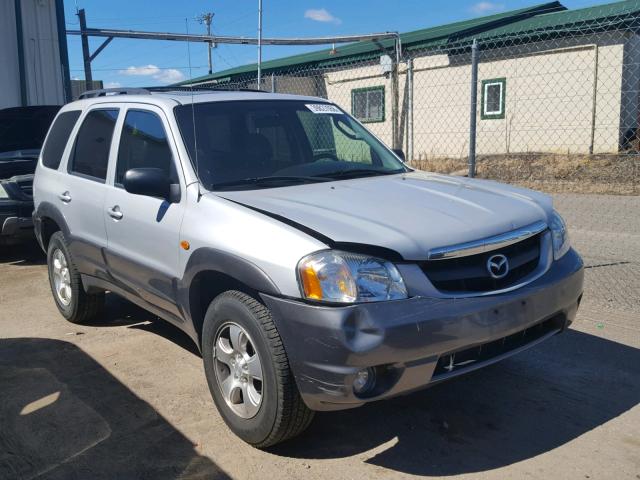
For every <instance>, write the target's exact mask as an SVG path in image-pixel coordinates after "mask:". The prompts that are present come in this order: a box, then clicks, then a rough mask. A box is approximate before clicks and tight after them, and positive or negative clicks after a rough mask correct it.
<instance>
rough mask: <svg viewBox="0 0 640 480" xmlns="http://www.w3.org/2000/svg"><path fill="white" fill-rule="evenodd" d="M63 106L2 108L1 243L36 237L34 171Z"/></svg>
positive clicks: (0, 157) (0, 167)
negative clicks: (49, 132)
mask: <svg viewBox="0 0 640 480" xmlns="http://www.w3.org/2000/svg"><path fill="white" fill-rule="evenodd" d="M58 110H60V107H59V106H36V107H15V108H5V109H4V110H0V245H7V244H12V243H18V242H20V241H21V240H24V239H27V238H32V237H33V221H32V220H31V213H32V212H33V197H32V189H33V174H34V172H35V170H36V164H37V163H38V155H39V154H40V148H42V143H43V141H44V137H45V136H46V135H47V131H48V130H49V126H50V125H51V122H52V121H53V119H54V117H55V116H56V114H57V113H58Z"/></svg>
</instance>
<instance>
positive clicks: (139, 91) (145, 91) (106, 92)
mask: <svg viewBox="0 0 640 480" xmlns="http://www.w3.org/2000/svg"><path fill="white" fill-rule="evenodd" d="M191 91H193V92H200V93H201V92H260V93H267V92H265V91H264V90H258V89H254V88H224V87H223V88H215V87H204V86H201V87H185V86H178V87H171V86H167V87H145V88H100V89H98V90H87V91H86V92H83V93H81V94H80V96H79V97H78V100H82V99H85V98H97V97H106V96H110V95H151V93H152V92H191Z"/></svg>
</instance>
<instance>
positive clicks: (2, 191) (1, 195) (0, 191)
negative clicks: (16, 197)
mask: <svg viewBox="0 0 640 480" xmlns="http://www.w3.org/2000/svg"><path fill="white" fill-rule="evenodd" d="M0 198H9V194H8V193H7V191H6V190H5V189H4V186H3V185H2V184H1V183H0Z"/></svg>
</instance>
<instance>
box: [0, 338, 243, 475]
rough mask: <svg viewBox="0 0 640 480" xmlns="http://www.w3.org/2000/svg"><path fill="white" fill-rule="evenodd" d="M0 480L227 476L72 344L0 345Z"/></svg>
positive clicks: (25, 341) (18, 341)
mask: <svg viewBox="0 0 640 480" xmlns="http://www.w3.org/2000/svg"><path fill="white" fill-rule="evenodd" d="M0 385H1V386H2V387H1V388H0V425H2V428H0V478H7V479H8V478H33V477H36V476H45V477H46V478H60V479H66V478H92V479H94V478H96V479H99V478H109V479H111V478H154V479H157V478H159V479H161V478H177V477H180V478H212V479H227V478H230V477H229V476H228V475H227V474H226V473H225V472H223V471H222V470H221V469H220V468H219V467H218V466H217V465H216V464H215V463H213V462H212V461H211V460H210V459H208V458H207V457H204V456H201V455H199V454H198V453H197V452H196V451H195V449H194V445H193V444H192V442H191V441H189V440H188V439H187V438H186V437H184V436H183V435H182V434H181V433H180V432H179V431H178V430H176V429H175V428H174V427H173V426H172V425H171V424H170V423H169V422H168V421H167V420H166V419H164V418H163V417H162V416H160V414H159V413H158V412H157V411H156V410H154V409H153V408H152V407H151V406H150V405H149V404H148V403H146V402H145V401H143V400H141V399H140V398H138V397H137V396H136V395H135V394H133V393H132V392H131V391H130V390H129V389H128V388H127V387H126V386H125V385H123V384H122V383H120V382H119V381H118V380H117V379H116V378H114V377H113V376H112V375H111V374H109V373H108V372H107V371H106V370H105V369H104V368H102V367H101V366H100V365H99V364H98V363H97V362H95V361H94V360H93V359H92V358H91V357H89V356H88V355H87V354H85V353H84V352H83V351H82V350H81V349H80V348H78V347H77V346H75V345H73V344H71V343H68V342H64V341H60V340H51V339H38V338H12V339H0Z"/></svg>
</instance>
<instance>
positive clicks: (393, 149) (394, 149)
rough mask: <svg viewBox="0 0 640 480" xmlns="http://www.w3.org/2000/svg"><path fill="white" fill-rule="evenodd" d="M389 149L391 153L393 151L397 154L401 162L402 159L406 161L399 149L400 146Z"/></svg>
mask: <svg viewBox="0 0 640 480" xmlns="http://www.w3.org/2000/svg"><path fill="white" fill-rule="evenodd" d="M391 151H392V152H393V153H395V154H396V155H397V156H399V157H400V159H401V160H402V161H403V162H404V161H406V158H405V156H404V152H403V151H402V149H401V148H392V149H391Z"/></svg>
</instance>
